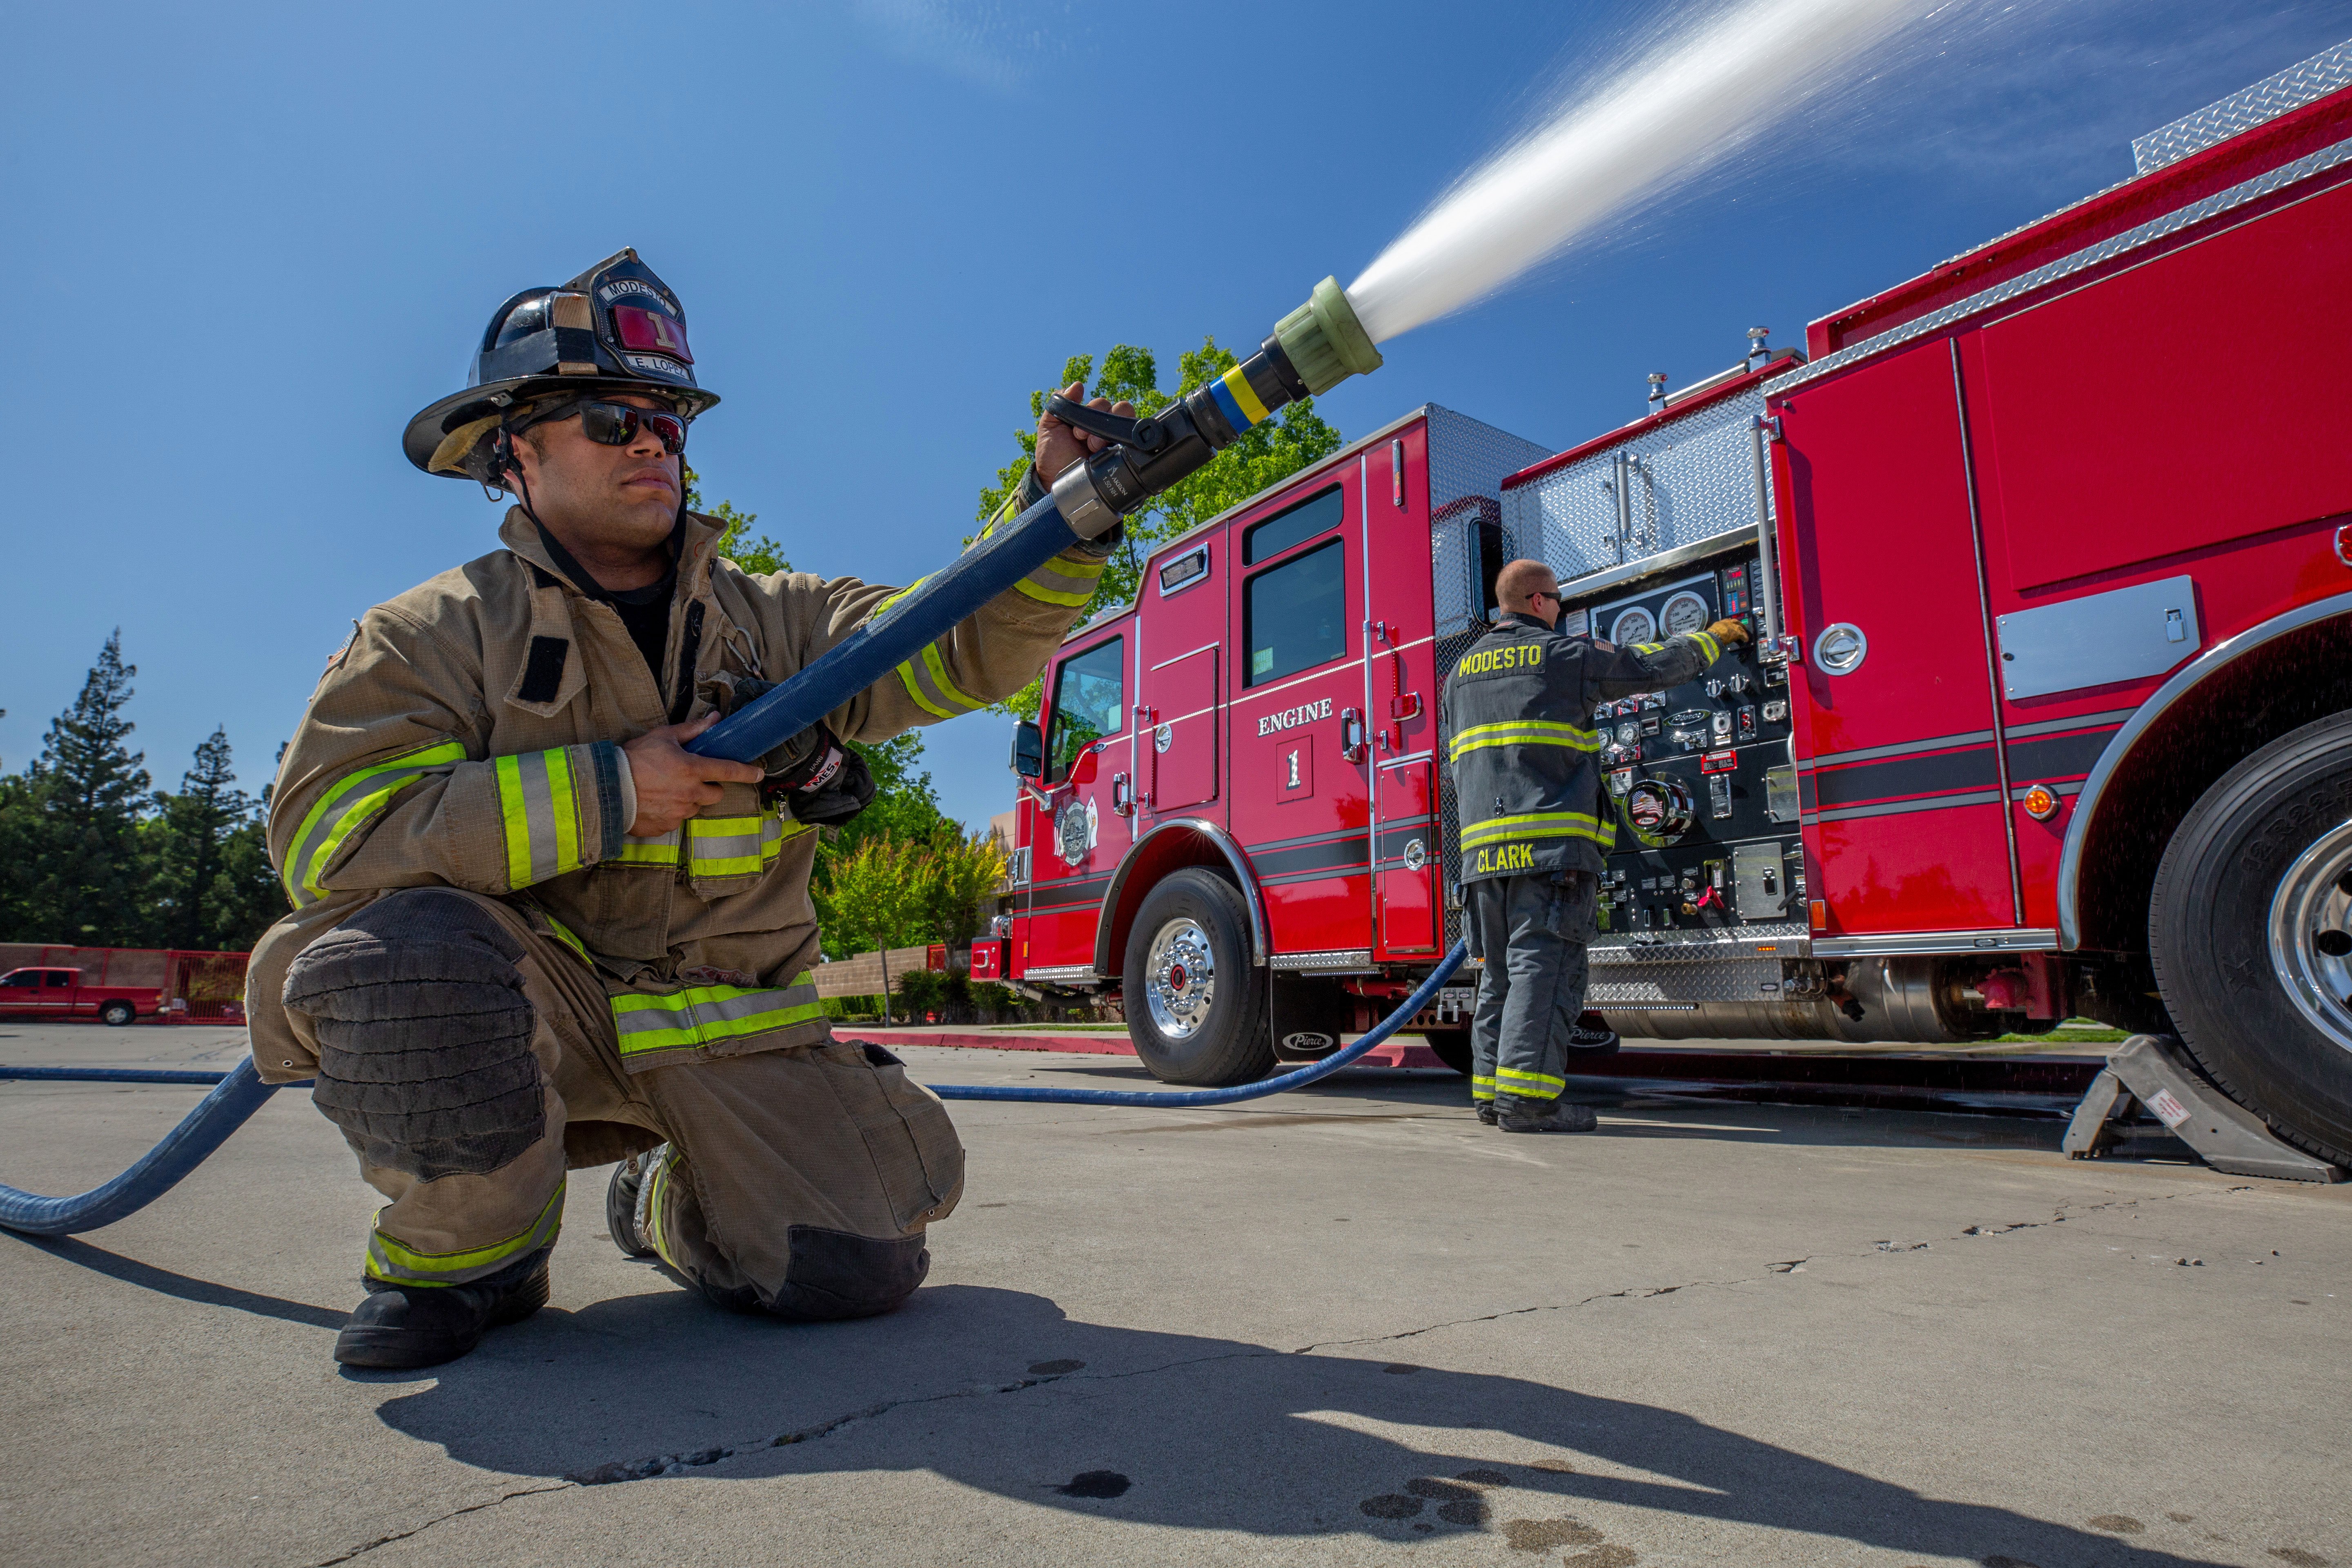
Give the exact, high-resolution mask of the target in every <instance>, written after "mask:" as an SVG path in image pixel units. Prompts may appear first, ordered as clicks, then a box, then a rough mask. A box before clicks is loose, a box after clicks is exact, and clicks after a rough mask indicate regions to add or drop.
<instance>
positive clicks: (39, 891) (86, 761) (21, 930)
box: [12, 627, 149, 947]
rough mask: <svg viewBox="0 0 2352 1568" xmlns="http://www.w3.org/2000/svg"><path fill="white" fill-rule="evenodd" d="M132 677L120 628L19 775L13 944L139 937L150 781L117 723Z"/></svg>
mask: <svg viewBox="0 0 2352 1568" xmlns="http://www.w3.org/2000/svg"><path fill="white" fill-rule="evenodd" d="M138 673H139V668H138V667H137V666H136V665H128V664H125V663H123V662H122V632H121V628H120V627H118V628H116V630H115V632H114V634H113V635H112V636H111V637H108V638H107V639H106V646H105V647H103V648H101V649H100V650H99V656H98V662H97V663H96V664H94V665H92V666H91V667H90V671H89V677H88V679H85V680H84V681H83V682H82V689H81V695H80V696H79V697H77V698H76V699H74V705H73V706H72V707H71V708H68V709H67V710H65V711H64V712H63V713H60V714H59V715H58V717H57V719H56V720H55V721H53V722H52V723H51V724H50V725H49V731H48V735H47V739H46V740H45V741H44V742H43V744H42V748H41V755H40V759H39V760H38V761H37V762H36V763H34V764H33V765H32V767H31V768H30V769H29V770H28V771H27V773H26V779H25V783H24V793H25V795H26V797H28V798H26V800H25V801H24V802H22V804H21V806H20V809H21V810H23V811H24V814H25V815H24V819H23V821H22V823H21V831H22V836H23V837H24V838H25V839H26V843H25V846H24V847H25V849H26V858H25V859H24V860H23V861H21V862H19V863H18V865H17V867H16V868H12V869H13V871H14V875H15V876H16V878H17V879H19V880H21V881H22V882H23V883H24V884H25V885H24V887H23V890H22V900H21V902H20V903H19V905H18V907H17V910H16V920H17V921H18V922H19V924H18V927H17V930H16V933H15V934H16V940H18V941H31V942H78V943H83V944H87V945H89V946H93V947H128V946H131V945H134V944H136V943H137V942H138V941H139V940H140V938H141V936H142V935H143V931H142V927H143V926H144V925H145V923H146V921H145V911H144V908H143V906H144V902H145V900H143V899H142V896H141V895H142V891H143V889H142V886H141V875H140V872H141V867H140V859H141V857H140V854H139V850H140V837H139V828H140V816H141V808H142V806H144V805H145V804H146V800H147V786H148V783H149V780H148V776H147V771H146V769H145V768H143V767H142V766H141V765H140V764H141V763H142V762H144V761H145V760H146V759H145V758H144V757H143V756H142V755H141V754H140V753H139V752H133V751H132V750H131V748H130V746H129V745H128V744H127V743H126V742H128V741H129V739H130V735H131V728H132V726H131V721H129V720H128V719H125V718H124V717H123V716H122V710H123V708H124V706H125V705H126V704H127V703H129V702H130V700H131V678H132V677H134V676H136V675H137V674H138Z"/></svg>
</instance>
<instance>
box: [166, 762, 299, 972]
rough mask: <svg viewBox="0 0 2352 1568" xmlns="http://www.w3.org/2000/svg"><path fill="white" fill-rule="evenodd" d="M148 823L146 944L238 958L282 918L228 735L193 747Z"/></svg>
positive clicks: (256, 815)
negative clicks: (240, 786) (176, 786)
mask: <svg viewBox="0 0 2352 1568" xmlns="http://www.w3.org/2000/svg"><path fill="white" fill-rule="evenodd" d="M154 800H155V815H154V816H152V817H150V818H149V819H148V821H147V824H146V828H145V831H146V835H147V837H149V839H150V841H151V843H152V851H153V852H152V855H151V856H150V857H149V883H148V886H149V892H150V897H151V899H152V905H151V910H150V921H151V922H152V923H151V926H150V940H152V941H153V942H156V943H158V944H159V945H161V946H163V947H176V948H188V949H196V950H204V951H211V950H218V951H222V952H240V951H244V950H246V949H249V948H250V947H252V945H253V944H254V942H256V941H257V940H258V939H259V937H260V935H261V933H262V932H263V931H267V930H268V927H269V922H270V921H274V920H276V919H277V918H278V916H279V915H281V914H283V913H285V911H286V907H287V906H286V898H285V895H284V893H283V892H281V891H280V890H279V888H278V879H277V877H276V876H274V875H273V874H272V873H271V871H270V869H269V857H268V849H267V847H266V845H264V843H263V841H262V824H261V818H260V808H259V803H257V801H255V800H254V798H253V797H252V796H251V795H247V794H246V793H245V792H244V791H243V790H241V789H238V788H237V787H236V766H235V763H234V759H233V757H232V754H231V752H230V750H229V743H228V734H227V732H226V731H224V730H218V729H216V730H215V731H213V732H212V734H211V736H210V737H209V738H208V739H206V740H205V742H202V743H201V744H200V745H198V746H197V747H196V754H195V759H194V763H192V764H191V766H190V767H189V769H188V771H187V773H185V774H184V775H183V776H182V778H181V780H180V788H179V792H178V793H177V794H171V793H168V792H164V791H158V792H156V795H155V797H154Z"/></svg>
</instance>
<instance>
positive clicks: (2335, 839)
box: [2270, 822, 2352, 1051]
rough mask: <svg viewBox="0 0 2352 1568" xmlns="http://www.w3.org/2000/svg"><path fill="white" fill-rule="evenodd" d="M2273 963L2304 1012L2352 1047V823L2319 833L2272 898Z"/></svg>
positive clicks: (2341, 1043)
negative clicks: (2316, 839)
mask: <svg viewBox="0 0 2352 1568" xmlns="http://www.w3.org/2000/svg"><path fill="white" fill-rule="evenodd" d="M2270 945H2271V968H2272V970H2273V972H2274V973H2276V974H2277V975H2278V979H2279V984H2281V985H2283V986H2284V987H2285V988H2286V994H2287V995H2288V997H2289V998H2291V999H2292V1000H2293V1001H2294V1005H2295V1006H2296V1007H2297V1008H2298V1009H2300V1010H2301V1012H2302V1013H2303V1016H2305V1017H2306V1018H2308V1019H2310V1020H2311V1022H2312V1023H2313V1024H2314V1025H2315V1026H2317V1027H2318V1029H2319V1032H2320V1033H2321V1034H2323V1035H2325V1036H2326V1037H2328V1039H2330V1040H2331V1041H2333V1042H2334V1043H2335V1044H2336V1046H2338V1047H2341V1048H2343V1049H2345V1050H2347V1051H2352V822H2347V823H2343V824H2341V825H2339V826H2336V827H2333V828H2330V829H2329V830H2328V831H2327V832H2326V833H2323V834H2321V835H2320V836H2319V840H2318V842H2316V843H2315V844H2314V845H2312V847H2310V848H2308V849H2306V850H2305V851H2304V852H2303V854H2302V855H2301V856H2300V857H2298V858H2296V860H2295V863H2294V865H2292V866H2290V867H2288V868H2287V872H2286V875H2285V876H2284V877H2283V878H2281V879H2280V880H2279V889H2278V892H2277V893H2276V894H2275V895H2274V896H2273V898H2272V900H2271V921H2270Z"/></svg>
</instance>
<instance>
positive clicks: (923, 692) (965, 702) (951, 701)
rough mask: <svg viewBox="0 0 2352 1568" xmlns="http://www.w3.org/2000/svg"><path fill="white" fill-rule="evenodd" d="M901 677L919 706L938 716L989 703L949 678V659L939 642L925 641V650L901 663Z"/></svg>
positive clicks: (973, 708) (943, 717)
mask: <svg viewBox="0 0 2352 1568" xmlns="http://www.w3.org/2000/svg"><path fill="white" fill-rule="evenodd" d="M898 680H899V683H900V684H901V685H903V686H905V687H906V689H907V695H908V697H910V698H912V699H913V700H914V703H915V706H916V707H918V708H920V709H921V710H923V711H924V712H926V713H929V714H932V715H934V716H935V717H938V718H941V719H953V718H955V717H956V716H957V715H959V714H962V713H970V712H973V711H975V710H979V709H982V708H984V707H986V706H987V704H986V703H984V702H982V700H980V699H979V698H977V697H971V696H967V695H966V694H965V693H964V691H963V690H962V689H961V688H960V687H958V686H957V685H956V683H955V682H954V681H953V680H950V679H949V678H948V665H947V660H946V659H945V658H941V657H940V645H939V644H937V643H927V644H925V645H924V647H923V651H922V652H920V653H919V654H917V655H916V656H915V657H914V658H909V659H907V660H905V661H904V662H902V663H901V664H900V665H899V666H898Z"/></svg>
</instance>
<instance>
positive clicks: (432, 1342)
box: [335, 1247, 551, 1368]
mask: <svg viewBox="0 0 2352 1568" xmlns="http://www.w3.org/2000/svg"><path fill="white" fill-rule="evenodd" d="M550 1251H551V1248H549V1247H541V1248H540V1249H539V1250H538V1251H537V1252H534V1253H532V1254H531V1255H530V1257H528V1258H518V1259H517V1260H516V1261H514V1262H513V1263H510V1264H509V1265H508V1266H507V1267H506V1268H501V1269H499V1271H498V1272H497V1273H496V1274H490V1275H486V1276H484V1277H483V1278H482V1279H476V1280H473V1281H470V1282H469V1283H467V1284H464V1285H395V1284H392V1283H389V1282H387V1281H385V1280H382V1279H369V1280H368V1281H367V1288H368V1296H367V1300H364V1301H362V1302H361V1303H360V1304H359V1306H358V1308H357V1309H356V1310H353V1311H352V1321H350V1322H348V1323H345V1324H344V1325H343V1331H342V1332H341V1333H339V1334H337V1335H336V1336H335V1359H336V1360H337V1361H339V1362H341V1363H343V1364H344V1365H345V1366H365V1367H395V1368H397V1367H415V1366H437V1365H438V1364H440V1363H442V1362H445V1361H456V1360H457V1358H458V1357H459V1356H461V1355H464V1354H465V1353H466V1352H467V1351H469V1350H472V1349H473V1348H474V1347H475V1346H476V1345H478V1344H479V1343H480V1342H481V1340H482V1335H483V1333H484V1332H486V1331H488V1330H490V1329H495V1328H500V1327H503V1326H504V1325H506V1324H508V1323H520V1322H521V1321H523V1320H524V1319H525V1318H528V1317H530V1315H531V1314H532V1313H533V1312H536V1311H538V1310H540V1309H541V1307H544V1306H546V1305H547V1258H548V1254H549V1252H550Z"/></svg>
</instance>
